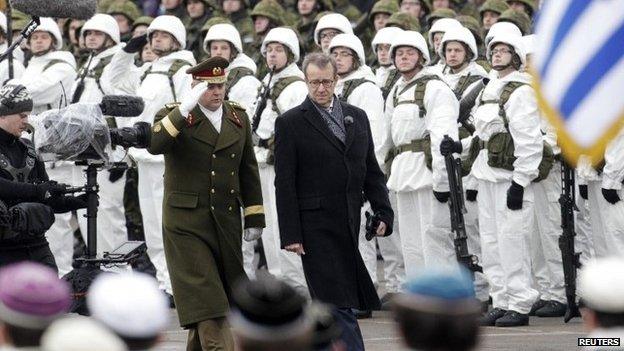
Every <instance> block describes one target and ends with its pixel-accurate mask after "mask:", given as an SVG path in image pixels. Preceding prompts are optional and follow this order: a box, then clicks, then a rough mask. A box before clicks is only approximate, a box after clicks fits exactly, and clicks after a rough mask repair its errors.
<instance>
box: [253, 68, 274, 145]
mask: <svg viewBox="0 0 624 351" xmlns="http://www.w3.org/2000/svg"><path fill="white" fill-rule="evenodd" d="M274 73H275V66H273V67H272V68H271V72H270V73H269V81H268V82H267V84H266V85H265V86H264V88H263V90H262V93H260V99H259V101H258V104H257V105H256V112H255V113H254V116H253V119H252V120H251V121H252V122H251V131H252V133H254V134H255V133H256V130H258V126H259V125H260V116H261V115H262V111H264V109H265V108H266V105H267V100H268V99H269V94H270V93H271V88H270V87H271V80H272V79H273V74H274Z"/></svg>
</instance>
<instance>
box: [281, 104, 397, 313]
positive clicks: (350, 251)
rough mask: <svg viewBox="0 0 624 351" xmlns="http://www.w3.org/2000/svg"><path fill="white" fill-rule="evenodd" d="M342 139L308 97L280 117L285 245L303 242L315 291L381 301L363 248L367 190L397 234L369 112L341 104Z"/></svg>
mask: <svg viewBox="0 0 624 351" xmlns="http://www.w3.org/2000/svg"><path fill="white" fill-rule="evenodd" d="M340 103H341V104H342V111H343V115H344V116H351V117H352V120H353V122H352V123H345V128H346V141H345V143H344V144H343V143H342V142H341V141H340V140H339V139H338V138H337V137H336V136H334V134H332V132H331V131H330V129H329V127H328V126H327V125H326V123H325V121H324V120H323V119H322V117H321V116H320V114H319V112H318V111H317V110H316V108H315V107H314V105H313V103H312V102H311V101H310V99H309V98H307V99H306V100H305V101H304V102H303V103H302V104H301V105H299V106H297V107H295V108H293V109H291V110H289V111H288V112H286V113H284V114H283V115H282V116H280V117H278V118H277V120H276V122H275V173H276V176H275V188H276V202H277V213H278V219H279V228H280V236H281V246H282V248H284V247H286V246H288V245H290V244H293V243H302V244H303V247H304V250H305V252H306V254H305V255H304V256H302V261H303V268H304V272H305V276H306V280H307V282H308V286H309V288H310V293H311V295H312V297H314V298H317V299H319V300H321V301H324V302H328V303H332V304H334V305H335V306H337V307H340V308H348V307H353V308H361V309H370V308H373V309H374V308H377V307H379V299H378V297H377V293H376V291H375V287H374V285H373V283H372V280H371V278H370V276H369V275H368V272H367V271H366V267H365V266H364V262H363V260H362V257H361V256H360V252H359V250H358V236H359V235H358V234H359V226H360V209H361V207H362V204H363V195H365V196H366V198H367V199H368V200H369V201H370V203H371V206H372V208H373V210H374V211H375V212H378V213H379V214H380V216H381V219H382V220H383V221H384V222H385V223H386V224H387V225H388V230H387V232H386V234H387V235H389V234H391V233H392V223H393V219H394V213H393V212H392V208H391V207H390V202H389V200H388V190H387V188H386V185H385V180H384V175H383V173H382V172H381V170H380V168H379V165H378V163H377V160H376V158H375V153H374V146H373V141H372V136H371V130H370V125H369V122H368V117H367V116H366V113H365V112H364V111H363V110H361V109H359V108H357V107H355V106H351V105H348V104H345V103H342V102H340Z"/></svg>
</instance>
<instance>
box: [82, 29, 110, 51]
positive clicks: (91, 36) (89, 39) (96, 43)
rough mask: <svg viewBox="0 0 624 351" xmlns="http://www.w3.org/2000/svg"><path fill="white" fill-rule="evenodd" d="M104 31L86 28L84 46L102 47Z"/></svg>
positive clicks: (95, 48)
mask: <svg viewBox="0 0 624 351" xmlns="http://www.w3.org/2000/svg"><path fill="white" fill-rule="evenodd" d="M105 42H106V33H104V32H100V31H99V30H88V31H86V32H85V46H86V48H87V49H89V50H99V49H101V48H103V47H104V43H105Z"/></svg>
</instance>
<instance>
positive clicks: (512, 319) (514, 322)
mask: <svg viewBox="0 0 624 351" xmlns="http://www.w3.org/2000/svg"><path fill="white" fill-rule="evenodd" d="M494 325H496V326H497V327H519V326H522V325H529V315H528V314H523V313H518V312H516V311H512V310H509V311H507V313H505V315H504V316H502V317H501V318H499V319H497V320H496V323H495V324H494Z"/></svg>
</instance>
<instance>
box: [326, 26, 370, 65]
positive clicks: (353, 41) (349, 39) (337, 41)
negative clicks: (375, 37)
mask: <svg viewBox="0 0 624 351" xmlns="http://www.w3.org/2000/svg"><path fill="white" fill-rule="evenodd" d="M340 46H342V47H345V48H349V49H351V50H353V51H355V54H356V55H357V58H358V60H359V61H360V65H361V66H365V65H366V56H365V55H364V46H362V42H361V41H360V38H358V37H356V36H355V35H354V34H338V35H336V36H335V37H334V38H333V39H332V40H331V43H329V51H330V52H331V50H332V49H333V48H337V47H340Z"/></svg>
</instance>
